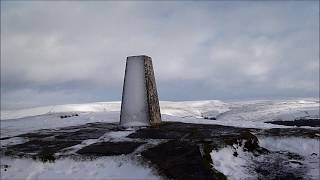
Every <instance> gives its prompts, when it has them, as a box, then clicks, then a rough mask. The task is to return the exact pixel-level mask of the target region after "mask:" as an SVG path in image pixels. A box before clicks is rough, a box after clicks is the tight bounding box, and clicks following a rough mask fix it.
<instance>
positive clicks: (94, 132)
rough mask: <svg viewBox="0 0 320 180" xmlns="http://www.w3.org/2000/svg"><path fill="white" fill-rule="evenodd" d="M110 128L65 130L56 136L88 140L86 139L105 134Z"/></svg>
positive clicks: (58, 137)
mask: <svg viewBox="0 0 320 180" xmlns="http://www.w3.org/2000/svg"><path fill="white" fill-rule="evenodd" d="M108 131H109V130H102V129H93V128H92V129H90V128H88V129H87V128H85V129H80V130H77V131H74V132H65V133H61V134H60V135H57V136H55V138H56V139H68V140H86V139H97V138H99V137H101V136H102V135H104V134H105V133H106V132H108Z"/></svg>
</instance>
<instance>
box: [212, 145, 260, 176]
mask: <svg viewBox="0 0 320 180" xmlns="http://www.w3.org/2000/svg"><path fill="white" fill-rule="evenodd" d="M234 152H235V150H234V149H233V148H232V147H231V146H228V147H225V148H222V149H220V150H219V151H212V152H211V153H210V155H211V158H212V162H213V166H214V168H215V169H216V170H218V171H219V172H221V173H223V174H224V175H225V176H227V177H228V179H230V180H237V179H255V176H254V174H252V173H250V172H248V169H247V168H246V167H247V166H248V164H249V161H250V157H251V156H252V155H251V154H250V153H248V152H244V151H243V148H241V147H239V148H238V149H237V153H238V156H237V157H235V156H233V153H234Z"/></svg>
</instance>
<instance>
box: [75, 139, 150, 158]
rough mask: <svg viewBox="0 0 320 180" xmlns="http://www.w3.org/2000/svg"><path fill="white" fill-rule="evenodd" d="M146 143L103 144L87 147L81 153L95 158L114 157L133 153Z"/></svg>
mask: <svg viewBox="0 0 320 180" xmlns="http://www.w3.org/2000/svg"><path fill="white" fill-rule="evenodd" d="M142 144H144V143H141V142H131V141H122V142H101V143H95V144H92V145H89V146H86V147H84V148H82V149H80V150H79V151H77V153H78V154H81V155H93V156H114V155H121V154H129V153H132V152H133V151H134V150H135V149H136V148H138V147H139V146H140V145H142Z"/></svg>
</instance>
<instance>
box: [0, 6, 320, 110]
mask: <svg viewBox="0 0 320 180" xmlns="http://www.w3.org/2000/svg"><path fill="white" fill-rule="evenodd" d="M139 54H145V55H148V56H150V57H152V59H153V66H154V70H155V75H156V81H157V86H158V93H159V97H160V100H203V99H221V100H228V99H254V98H256V99H265V98H288V97H318V96H319V1H300V2H297V1H281V2H277V1H270V2H262V1H260V2H245V1H240V2H235V1H227V2H223V1H214V2H210V1H201V2H192V1H185V2H178V1H175V2H174V1H173V2H170V1H166V2H148V1H122V2H113V1H107V2H102V1H95V2H84V1H64V2H49V1H46V2H38V1H29V2H25V1H15V2H7V1H1V108H2V109H17V108H24V107H31V106H40V105H49V104H64V103H83V102H94V101H111V100H121V93H122V84H123V77H124V70H125V60H126V57H127V56H132V55H139Z"/></svg>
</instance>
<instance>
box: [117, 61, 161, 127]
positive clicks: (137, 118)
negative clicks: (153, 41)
mask: <svg viewBox="0 0 320 180" xmlns="http://www.w3.org/2000/svg"><path fill="white" fill-rule="evenodd" d="M160 122H161V114H160V106H159V100H158V93H157V87H156V82H155V77H154V72H153V67H152V60H151V58H150V57H148V56H144V55H142V56H130V57H127V62H126V70H125V76H124V84H123V92H122V102H121V114H120V124H121V125H122V126H127V127H128V126H149V125H156V124H159V123H160Z"/></svg>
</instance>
